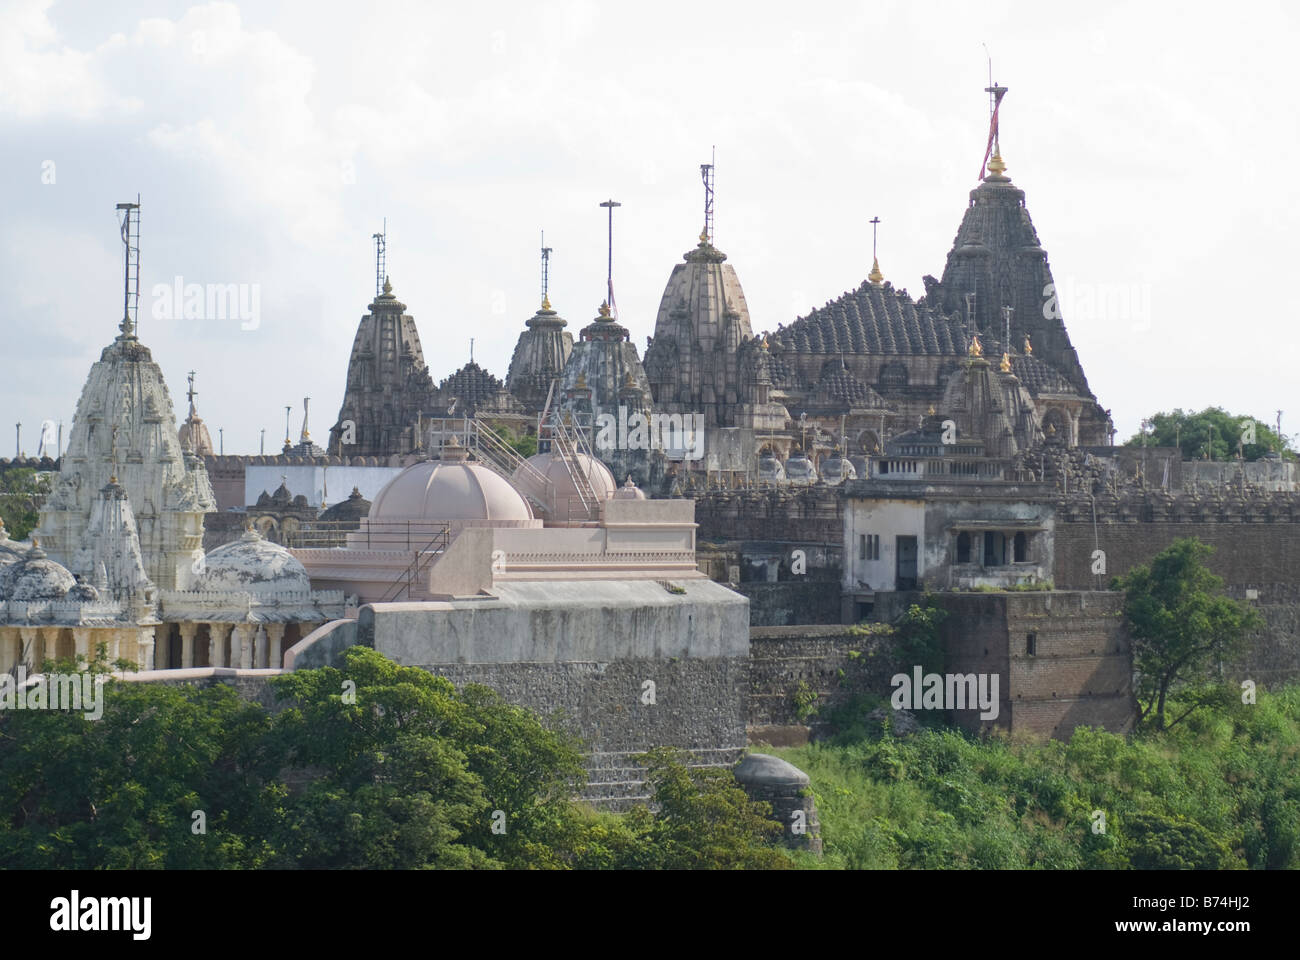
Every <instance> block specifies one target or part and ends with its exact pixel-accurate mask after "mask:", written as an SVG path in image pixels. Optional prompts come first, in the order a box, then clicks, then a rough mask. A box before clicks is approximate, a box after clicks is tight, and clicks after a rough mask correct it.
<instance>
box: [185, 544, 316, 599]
mask: <svg viewBox="0 0 1300 960" xmlns="http://www.w3.org/2000/svg"><path fill="white" fill-rule="evenodd" d="M191 589H193V590H213V591H221V592H244V593H288V592H292V593H306V592H307V591H309V590H311V580H310V579H309V578H308V576H307V569H306V567H304V566H303V565H302V564H301V563H300V562H299V561H298V559H297V558H296V557H294V555H293V554H291V553H290V552H289V551H288V550H286V549H285V548H284V547H282V546H280V545H279V544H276V543H271V541H269V540H265V539H263V538H262V536H261V535H260V534H259V533H258V532H257V531H256V530H247V531H245V533H244V535H243V536H242V537H240V538H239V539H238V540H233V541H231V542H230V543H223V544H222V545H221V546H219V547H217V548H216V549H215V550H212V551H211V552H210V553H208V555H207V556H206V557H204V559H203V565H202V572H201V573H199V574H198V575H197V576H196V577H195V578H194V583H193V586H192V587H191Z"/></svg>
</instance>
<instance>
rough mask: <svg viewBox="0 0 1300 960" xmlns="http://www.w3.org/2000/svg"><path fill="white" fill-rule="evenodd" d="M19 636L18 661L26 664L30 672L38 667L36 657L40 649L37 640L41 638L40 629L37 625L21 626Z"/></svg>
mask: <svg viewBox="0 0 1300 960" xmlns="http://www.w3.org/2000/svg"><path fill="white" fill-rule="evenodd" d="M18 637H19V642H18V662H19V663H23V664H26V665H27V669H28V671H29V672H30V671H32V670H33V669H35V668H36V667H37V663H36V658H37V656H38V653H39V651H40V647H39V646H37V641H38V640H40V630H39V629H37V628H36V627H19V628H18Z"/></svg>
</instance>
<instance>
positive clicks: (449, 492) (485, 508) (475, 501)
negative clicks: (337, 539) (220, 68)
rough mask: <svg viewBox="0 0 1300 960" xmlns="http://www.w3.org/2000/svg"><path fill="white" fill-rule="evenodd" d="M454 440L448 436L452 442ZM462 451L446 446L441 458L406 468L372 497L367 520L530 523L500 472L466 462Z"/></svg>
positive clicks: (524, 503) (525, 504)
mask: <svg viewBox="0 0 1300 960" xmlns="http://www.w3.org/2000/svg"><path fill="white" fill-rule="evenodd" d="M454 440H455V438H454V437H453V438H452V441H454ZM465 457H466V452H465V448H464V447H461V446H460V445H459V444H458V443H455V442H448V443H447V444H446V445H444V446H443V449H442V459H441V460H426V461H424V462H423V463H417V464H414V465H412V466H409V467H407V468H406V469H405V470H403V471H402V472H401V473H399V474H398V475H397V476H395V477H393V479H392V480H390V481H388V483H387V484H386V485H385V486H384V488H383V489H382V490H380V491H379V493H377V494H375V499H374V502H373V503H372V504H371V505H370V513H369V515H368V519H369V520H370V521H371V522H372V523H373V521H376V520H433V521H449V520H477V521H489V522H517V521H521V520H532V519H533V511H532V509H531V508H530V507H529V506H528V501H527V500H525V499H524V497H523V495H522V494H520V492H519V491H518V490H516V489H515V488H514V487H512V486H511V485H510V482H509V481H507V480H506V479H505V478H504V477H502V476H501V475H500V474H497V473H495V472H494V471H492V470H490V469H489V468H487V467H485V466H483V465H482V464H478V463H468V462H466V460H465Z"/></svg>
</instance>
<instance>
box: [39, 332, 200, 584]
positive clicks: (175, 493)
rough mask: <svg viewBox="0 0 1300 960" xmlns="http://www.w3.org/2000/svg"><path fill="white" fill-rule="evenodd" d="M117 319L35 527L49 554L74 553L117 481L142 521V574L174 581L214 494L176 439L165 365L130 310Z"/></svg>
mask: <svg viewBox="0 0 1300 960" xmlns="http://www.w3.org/2000/svg"><path fill="white" fill-rule="evenodd" d="M119 329H120V330H121V333H120V335H119V336H118V337H117V338H116V339H115V340H114V341H113V342H112V343H111V344H109V345H108V346H107V347H105V348H104V351H103V353H102V354H101V355H100V359H99V361H98V362H96V363H95V364H93V365H92V366H91V368H90V373H89V375H88V376H87V377H86V383H85V386H84V387H83V388H82V391H81V397H80V399H79V400H78V401H77V409H76V413H75V414H74V415H73V421H72V432H71V435H70V437H69V441H68V449H67V453H66V455H65V457H64V462H63V468H62V469H61V470H60V472H59V478H58V481H57V482H56V485H55V488H54V492H53V493H52V494H51V495H50V497H49V499H48V500H47V501H46V502H45V504H44V506H43V508H42V510H41V522H40V537H41V539H42V541H43V542H44V543H45V545H46V548H47V549H48V550H49V553H50V556H51V558H53V559H57V560H59V561H61V562H63V563H65V564H66V563H70V562H72V560H73V557H74V555H75V554H76V553H77V551H78V550H79V549H81V548H82V547H83V546H84V545H85V544H86V542H87V540H88V538H89V537H90V533H91V529H92V514H93V512H94V508H95V504H96V501H97V500H99V499H100V496H101V492H102V491H103V490H104V487H105V486H106V485H107V484H110V483H112V484H114V485H115V486H120V489H121V490H123V491H124V494H125V496H126V497H129V499H130V506H131V510H132V511H133V512H134V515H135V518H136V519H137V520H140V521H145V520H147V521H148V523H147V524H142V525H141V529H140V531H139V537H140V551H141V554H142V557H143V561H144V565H145V569H146V571H147V573H148V575H149V578H150V579H151V580H152V581H153V582H154V583H155V584H157V585H158V586H159V587H161V588H163V589H172V588H173V587H174V586H176V585H177V583H178V580H180V579H184V578H185V577H187V576H188V572H189V568H190V563H191V561H192V558H193V557H192V555H193V552H194V551H195V549H197V548H198V546H199V545H200V543H201V542H202V536H203V515H204V514H205V513H211V512H213V511H215V510H216V498H215V497H214V496H213V493H212V485H211V483H210V482H209V481H208V475H207V471H206V470H205V469H204V466H203V461H202V459H200V458H199V457H198V456H195V455H194V454H187V453H186V452H185V451H184V450H183V449H182V448H181V444H180V439H179V431H178V430H177V427H176V415H175V413H174V410H173V407H172V400H171V395H170V393H168V390H167V384H166V381H165V380H164V378H163V374H162V370H161V369H160V368H159V366H158V364H156V363H154V362H153V357H152V354H151V353H150V352H149V348H148V347H146V346H145V345H144V344H142V343H141V342H140V341H139V339H138V338H137V337H136V335H135V329H134V324H133V323H132V322H131V321H130V320H129V319H127V320H123V321H122V323H121V325H120V326H119Z"/></svg>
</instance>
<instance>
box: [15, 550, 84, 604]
mask: <svg viewBox="0 0 1300 960" xmlns="http://www.w3.org/2000/svg"><path fill="white" fill-rule="evenodd" d="M75 584H76V581H75V580H74V579H73V577H72V574H71V573H69V572H68V570H67V568H66V567H64V566H62V565H61V564H58V563H55V562H54V561H53V560H51V559H49V558H48V557H46V556H45V551H44V550H42V549H41V547H40V544H39V543H38V542H35V541H33V543H32V547H31V549H30V550H28V551H27V553H26V554H24V555H23V558H22V559H21V560H17V561H15V562H13V563H8V564H5V565H4V567H3V568H0V597H2V598H4V599H6V600H62V599H63V598H64V597H66V596H67V595H68V591H69V590H71V589H72V588H73V586H74V585H75Z"/></svg>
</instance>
